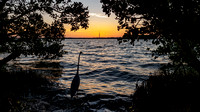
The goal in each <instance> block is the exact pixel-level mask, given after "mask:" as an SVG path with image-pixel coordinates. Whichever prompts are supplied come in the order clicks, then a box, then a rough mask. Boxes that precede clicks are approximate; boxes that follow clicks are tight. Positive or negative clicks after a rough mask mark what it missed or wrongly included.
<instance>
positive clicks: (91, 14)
mask: <svg viewBox="0 0 200 112" xmlns="http://www.w3.org/2000/svg"><path fill="white" fill-rule="evenodd" d="M89 16H93V17H98V18H108V17H107V16H104V15H101V14H98V13H89Z"/></svg>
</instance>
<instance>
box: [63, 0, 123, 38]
mask: <svg viewBox="0 0 200 112" xmlns="http://www.w3.org/2000/svg"><path fill="white" fill-rule="evenodd" d="M72 1H77V2H82V3H83V4H84V6H88V9H89V12H90V13H89V16H90V18H89V28H88V29H86V30H85V29H79V30H78V31H76V32H74V31H70V26H69V25H65V28H66V33H65V37H99V32H100V37H122V36H123V34H124V32H125V30H120V31H118V30H117V26H118V21H117V20H116V19H115V15H114V14H112V15H111V16H110V17H107V16H106V15H105V14H104V13H103V12H102V8H101V6H102V4H101V3H100V0H72Z"/></svg>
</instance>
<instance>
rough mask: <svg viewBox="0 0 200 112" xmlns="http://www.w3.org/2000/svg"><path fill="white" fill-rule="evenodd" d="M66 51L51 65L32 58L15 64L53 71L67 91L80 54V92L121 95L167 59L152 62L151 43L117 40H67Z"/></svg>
mask: <svg viewBox="0 0 200 112" xmlns="http://www.w3.org/2000/svg"><path fill="white" fill-rule="evenodd" d="M63 44H64V50H65V51H67V54H65V55H64V56H63V57H62V58H60V59H59V60H53V62H54V64H50V63H48V62H47V63H41V62H40V61H38V60H37V59H36V58H34V57H26V58H25V57H24V58H20V59H19V60H18V61H19V62H18V65H20V66H26V67H28V66H29V64H30V65H33V64H31V63H34V64H35V66H32V68H35V69H42V70H54V72H52V73H55V74H60V75H61V77H60V78H59V80H58V81H57V82H58V83H59V84H60V85H61V86H62V87H63V88H65V89H66V90H68V89H69V88H70V84H71V80H72V79H73V77H74V75H75V73H76V67H77V58H78V54H79V52H80V51H82V52H83V55H82V56H81V62H80V72H79V73H80V78H81V84H80V90H81V91H84V92H85V93H86V94H101V93H104V94H123V95H130V94H132V93H133V92H134V89H135V83H136V82H137V81H141V80H144V79H147V78H148V76H149V75H150V74H152V73H153V72H154V71H155V70H156V69H158V68H159V67H160V65H161V64H163V63H167V62H168V59H166V58H163V57H160V58H158V59H156V60H154V59H153V58H152V57H151V52H150V51H148V50H146V49H147V48H148V47H149V48H151V49H155V48H156V46H155V45H152V44H151V41H148V42H146V41H143V40H140V41H139V42H136V43H135V46H132V45H130V44H129V43H122V44H118V41H117V40H116V39H66V40H64V41H63Z"/></svg>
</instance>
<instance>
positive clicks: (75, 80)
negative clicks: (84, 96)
mask: <svg viewBox="0 0 200 112" xmlns="http://www.w3.org/2000/svg"><path fill="white" fill-rule="evenodd" d="M81 54H82V52H80V53H79V56H78V65H77V72H76V75H75V77H74V78H73V80H72V83H71V89H70V94H71V98H73V96H75V95H76V93H77V91H78V88H79V85H80V77H79V62H80V56H81Z"/></svg>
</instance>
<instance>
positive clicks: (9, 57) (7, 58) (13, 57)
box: [0, 52, 20, 67]
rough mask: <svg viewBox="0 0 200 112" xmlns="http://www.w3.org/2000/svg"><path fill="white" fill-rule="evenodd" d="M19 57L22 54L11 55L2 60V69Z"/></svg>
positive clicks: (0, 65) (0, 62) (0, 61)
mask: <svg viewBox="0 0 200 112" xmlns="http://www.w3.org/2000/svg"><path fill="white" fill-rule="evenodd" d="M19 56H20V53H16V52H13V53H11V54H10V55H8V56H7V57H5V58H4V59H2V60H0V67H2V66H3V65H5V64H6V63H8V62H9V61H11V60H13V59H16V58H17V57H19Z"/></svg>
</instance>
